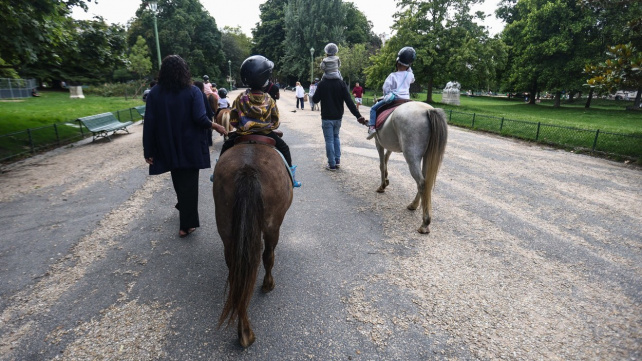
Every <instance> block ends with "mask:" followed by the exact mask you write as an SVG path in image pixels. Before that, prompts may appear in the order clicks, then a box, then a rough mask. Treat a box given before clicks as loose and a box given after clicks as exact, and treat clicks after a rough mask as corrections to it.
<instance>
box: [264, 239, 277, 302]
mask: <svg viewBox="0 0 642 361" xmlns="http://www.w3.org/2000/svg"><path fill="white" fill-rule="evenodd" d="M263 239H264V240H265V249H264V250H263V267H265V277H264V278H263V287H261V291H263V292H264V293H268V292H270V291H272V290H273V289H274V278H273V277H272V267H273V266H274V248H276V244H277V242H278V241H279V229H277V230H276V231H275V232H265V233H263Z"/></svg>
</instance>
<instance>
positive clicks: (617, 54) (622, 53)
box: [585, 43, 642, 109]
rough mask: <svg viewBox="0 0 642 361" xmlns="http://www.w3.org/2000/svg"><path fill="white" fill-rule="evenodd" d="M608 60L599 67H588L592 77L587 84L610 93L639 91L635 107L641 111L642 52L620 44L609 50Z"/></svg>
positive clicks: (631, 45)
mask: <svg viewBox="0 0 642 361" xmlns="http://www.w3.org/2000/svg"><path fill="white" fill-rule="evenodd" d="M606 54H607V56H608V59H606V61H604V62H603V63H600V64H597V65H587V66H586V68H585V72H586V73H587V74H590V75H591V78H590V79H589V80H587V84H588V85H589V86H590V87H592V88H594V87H597V88H601V89H604V90H607V91H609V92H612V91H615V90H620V89H622V90H637V95H636V96H635V100H634V102H633V107H634V108H637V109H640V98H641V96H642V52H641V51H638V50H637V49H636V48H635V47H634V46H633V44H631V43H628V44H618V45H614V46H611V47H609V48H608V50H607V52H606Z"/></svg>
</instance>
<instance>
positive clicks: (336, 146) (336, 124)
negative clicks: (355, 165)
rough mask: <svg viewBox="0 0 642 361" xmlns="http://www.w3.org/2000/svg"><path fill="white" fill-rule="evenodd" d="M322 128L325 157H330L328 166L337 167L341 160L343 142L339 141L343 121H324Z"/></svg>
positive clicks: (322, 121)
mask: <svg viewBox="0 0 642 361" xmlns="http://www.w3.org/2000/svg"><path fill="white" fill-rule="evenodd" d="M321 128H323V137H324V138H325V155H326V157H328V165H329V166H330V167H336V165H337V162H338V161H339V160H340V159H341V140H340V139H339V130H341V119H339V120H329V119H322V120H321Z"/></svg>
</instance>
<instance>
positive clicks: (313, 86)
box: [308, 78, 319, 110]
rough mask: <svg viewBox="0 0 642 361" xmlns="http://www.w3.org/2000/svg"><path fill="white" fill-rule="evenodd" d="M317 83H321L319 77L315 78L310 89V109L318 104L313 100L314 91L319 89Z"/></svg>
mask: <svg viewBox="0 0 642 361" xmlns="http://www.w3.org/2000/svg"><path fill="white" fill-rule="evenodd" d="M317 83H319V78H314V81H313V82H312V84H310V91H308V100H309V101H310V110H314V107H315V106H316V104H314V102H313V101H312V97H313V96H314V92H316V91H317Z"/></svg>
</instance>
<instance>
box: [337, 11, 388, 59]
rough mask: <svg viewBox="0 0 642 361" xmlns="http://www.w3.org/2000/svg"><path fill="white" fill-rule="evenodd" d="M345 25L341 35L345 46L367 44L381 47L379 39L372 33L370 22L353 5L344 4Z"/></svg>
mask: <svg viewBox="0 0 642 361" xmlns="http://www.w3.org/2000/svg"><path fill="white" fill-rule="evenodd" d="M343 8H344V12H345V25H344V30H343V34H344V36H345V42H346V44H347V45H354V44H369V45H370V46H374V47H377V48H379V47H381V39H379V37H378V36H377V35H376V34H375V33H373V32H372V22H371V21H370V20H368V18H367V17H366V15H365V14H364V13H363V12H361V10H359V9H358V8H357V7H356V6H355V5H354V3H351V2H344V3H343Z"/></svg>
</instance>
